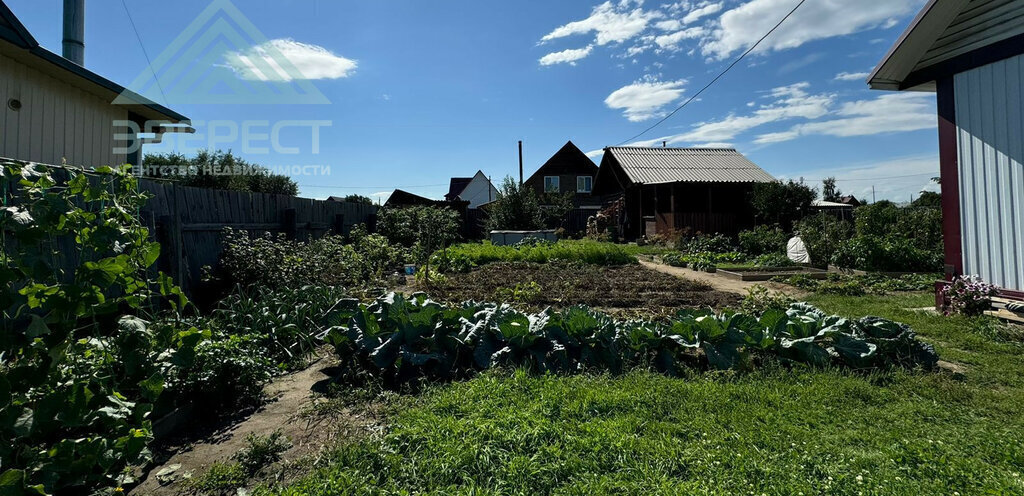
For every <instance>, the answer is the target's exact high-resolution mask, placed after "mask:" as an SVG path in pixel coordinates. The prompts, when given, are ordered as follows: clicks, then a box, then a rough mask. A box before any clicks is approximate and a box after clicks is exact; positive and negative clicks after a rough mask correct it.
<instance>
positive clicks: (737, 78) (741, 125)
mask: <svg viewBox="0 0 1024 496" xmlns="http://www.w3.org/2000/svg"><path fill="white" fill-rule="evenodd" d="M126 1H127V5H128V8H129V10H130V12H131V15H132V17H133V19H134V22H135V24H136V25H137V26H138V27H139V31H140V36H141V39H142V43H143V44H144V46H145V49H146V51H147V52H148V54H149V57H150V59H151V60H154V61H156V60H158V59H159V58H160V55H161V53H163V52H165V51H168V52H169V53H172V54H173V53H175V50H176V48H175V47H177V46H178V45H176V43H179V42H178V41H176V40H179V39H180V36H181V35H182V33H183V32H186V31H187V29H188V28H189V26H190V25H195V24H196V23H195V22H194V21H195V20H196V19H197V18H198V17H199V16H200V15H201V14H202V13H203V12H204V11H205V10H206V9H207V8H208V7H210V6H211V2H210V1H193V0H180V1H178V2H176V3H175V4H174V8H167V6H166V4H160V3H158V2H144V1H141V0H126ZM221 1H223V0H221ZM7 3H8V5H9V6H10V8H11V9H12V10H13V11H14V13H15V14H16V15H18V17H19V18H20V19H21V20H22V21H23V22H24V23H25V25H26V26H27V27H28V29H29V30H30V31H31V32H32V33H33V34H34V35H35V37H36V38H37V39H38V40H39V41H40V43H42V44H43V45H44V46H46V47H47V48H50V49H51V50H53V51H55V52H58V53H59V51H60V39H61V33H60V26H61V24H60V18H61V17H60V16H61V2H60V0H7ZM795 4H796V0H722V1H707V0H698V1H680V2H667V3H661V2H655V1H652V0H647V1H645V2H639V1H636V0H617V1H614V2H612V1H609V2H599V1H595V0H579V1H578V0H571V1H570V0H559V1H557V2H556V1H540V0H531V1H519V2H489V1H479V0H457V1H440V0H438V1H426V0H402V1H390V0H378V1H373V2H352V1H338V0H294V1H289V2H281V1H267V0H246V1H245V2H236V5H237V8H238V10H239V11H240V12H241V15H242V16H243V17H244V18H245V19H247V21H243V22H239V21H238V19H236V18H233V17H231V16H228V18H229V21H230V22H229V23H228V25H230V26H235V27H237V26H238V25H241V24H243V23H244V22H251V25H252V26H254V27H255V28H256V29H257V30H258V31H259V33H260V35H259V36H249V37H243V38H245V40H244V41H245V42H244V43H241V42H238V41H237V40H230V39H229V40H227V41H225V40H221V41H223V43H217V44H214V45H211V46H210V48H209V49H208V50H207V51H206V52H204V56H203V57H197V58H194V59H189V60H188V61H185V62H180V63H182V64H191V65H190V68H189V69H188V70H192V71H200V72H201V73H202V74H203V75H204V77H207V76H208V77H213V78H215V79H216V78H222V80H225V81H226V80H227V79H228V78H235V79H237V80H239V81H241V82H244V83H245V84H247V85H248V84H256V85H258V84H261V83H262V82H263V81H260V80H259V79H266V78H265V77H263V78H260V77H254V76H253V73H252V72H251V71H249V70H248V69H247V67H246V66H245V64H244V63H239V61H243V62H244V61H247V60H253V59H254V58H256V57H259V56H261V55H266V54H268V53H273V54H274V56H275V57H278V58H279V57H284V58H285V59H286V62H287V63H290V64H292V67H290V70H288V69H282V73H283V74H285V73H286V74H290V76H284V79H286V81H284V82H283V83H282V84H286V85H299V84H303V85H309V84H311V85H312V87H313V88H315V89H314V90H313V91H316V92H319V94H322V95H323V97H324V100H326V102H327V103H320V104H302V103H289V102H288V101H282V102H277V103H267V100H264V99H252V98H250V99H249V101H244V102H240V103H216V102H213V103H191V100H188V99H184V100H182V99H181V98H179V97H178V96H176V95H175V94H174V93H175V90H174V89H173V88H174V82H173V81H169V80H165V79H164V78H165V77H168V76H165V75H164V73H163V72H161V71H162V70H163V69H162V67H164V66H161V65H160V64H154V65H157V66H159V68H158V71H157V72H160V74H161V79H160V81H161V83H162V84H161V86H160V87H158V86H156V85H153V84H149V85H148V86H147V87H139V88H136V86H135V85H133V84H132V83H133V82H136V81H141V80H145V79H146V78H148V77H150V76H151V75H152V73H151V72H150V68H149V67H150V66H149V64H148V63H147V58H146V55H144V53H143V49H142V47H140V44H139V42H138V40H136V37H135V33H134V32H133V31H132V29H131V26H130V24H129V19H128V16H127V15H126V13H125V10H124V8H123V7H122V5H121V2H119V1H115V0H104V1H90V2H88V4H87V9H88V11H87V16H86V20H87V24H86V66H87V67H88V68H90V69H92V70H94V71H96V72H98V73H100V74H102V75H104V76H106V77H108V78H110V79H113V80H115V81H117V82H119V83H121V84H125V85H129V86H130V87H132V88H133V89H139V90H140V91H141V92H142V93H143V94H145V95H146V96H148V97H150V98H152V99H154V100H156V101H158V102H161V103H163V102H169V104H170V105H169V106H171V107H172V108H174V109H175V110H177V111H179V112H181V113H183V114H185V115H187V116H189V117H190V118H192V119H193V120H194V121H196V122H197V123H198V124H199V125H197V128H198V130H199V132H200V134H199V135H198V139H192V140H191V141H182V140H180V139H178V137H172V138H170V139H167V140H166V142H165V143H164V144H163V145H158V146H152V147H150V148H148V149H147V150H148V151H149V152H159V151H168V150H175V149H176V150H179V151H184V152H188V151H190V150H193V149H195V148H199V147H205V146H208V145H209V144H210V129H209V124H208V123H210V122H211V121H219V122H221V123H222V124H223V123H236V124H234V125H235V126H236V128H238V127H240V126H241V123H244V122H253V121H255V122H260V121H265V122H269V123H278V122H283V121H295V120H302V121H313V122H321V123H323V122H326V123H329V125H321V126H320V128H319V135H320V143H319V145H320V146H319V150H314V149H313V145H312V139H311V131H307V130H306V129H305V128H303V127H294V126H293V127H290V128H288V129H287V130H285V131H284V132H283V133H282V135H281V136H282V137H281V145H282V146H286V147H289V148H295V149H296V150H295V151H296V152H297V153H294V154H293V153H263V152H262V151H260V150H258V149H254V150H249V152H244V151H243V148H245V147H244V145H243V143H242V141H243V140H242V139H241V138H239V139H232V136H224V134H222V135H221V137H222V139H220V140H219V141H215V144H216V145H217V146H218V147H220V148H224V149H228V148H231V149H234V151H235V152H236V153H238V154H240V155H243V156H245V157H246V158H248V159H251V160H252V161H254V162H257V163H261V164H264V165H269V166H302V165H321V166H328V167H329V168H330V174H329V175H317V176H310V175H299V176H296V177H295V179H296V181H297V182H298V183H299V184H300V188H301V194H302V195H303V196H309V197H316V198H322V197H326V196H329V195H344V194H349V193H359V194H366V195H371V196H374V197H379V196H383V195H386V193H387V192H390V191H391V190H392V189H393V188H396V187H397V188H402V189H406V190H409V191H412V192H414V193H418V194H423V195H426V196H431V197H440V196H441V195H443V193H444V192H445V191H446V190H447V182H448V178H450V177H452V176H471V175H472V174H473V173H474V172H475V171H476V170H477V169H480V170H483V171H484V172H485V173H486V174H488V175H490V176H491V177H493V178H494V179H495V180H496V181H497V180H498V179H500V178H501V177H503V176H505V175H515V174H517V173H518V172H517V168H518V159H517V151H516V142H517V140H520V139H521V140H523V141H524V142H525V154H526V173H527V175H529V174H530V173H532V172H533V171H534V170H535V169H536V168H537V167H539V166H540V165H541V164H542V163H543V162H544V160H546V159H547V158H548V157H549V156H550V155H551V154H553V153H554V152H555V151H557V150H558V149H559V148H560V147H561V146H562V145H563V144H564V143H565V141H567V140H570V139H571V140H572V141H573V142H575V143H576V144H577V145H578V146H579V147H580V148H581V149H583V150H584V151H587V152H592V151H593V152H596V153H595V154H594V157H595V160H596V161H599V160H600V153H599V151H600V149H601V148H603V147H605V146H609V145H616V144H619V143H620V142H622V141H623V140H626V139H628V138H630V137H631V136H634V135H636V134H637V133H639V132H640V131H642V130H643V129H645V128H647V127H648V126H650V125H651V124H653V123H654V122H656V121H657V120H658V119H659V118H660V117H661V116H663V115H665V113H666V112H668V111H671V110H672V109H673V108H675V107H676V106H678V105H679V104H681V103H682V101H684V100H685V99H686V98H688V97H689V96H690V95H691V94H692V93H693V92H695V91H697V90H698V89H699V88H700V87H701V86H703V85H704V84H705V83H706V82H707V81H709V80H710V79H711V78H713V77H714V75H715V74H717V73H718V71H720V70H721V69H722V68H724V67H725V66H726V65H727V64H728V63H729V62H730V61H731V60H733V59H734V58H735V57H737V56H739V55H740V54H741V53H742V52H743V51H744V50H745V49H746V48H747V47H749V46H750V45H751V44H752V43H753V42H754V41H756V39H757V38H758V37H760V36H761V35H762V34H763V33H765V32H766V31H767V30H768V29H770V27H771V26H772V25H774V24H775V23H776V22H778V20H779V19H781V18H782V17H783V16H784V15H785V14H786V12H788V11H789V10H790V9H791V8H792V7H793V6H794V5H795ZM922 5H923V0H859V1H856V2H851V1H849V0H808V1H807V3H806V4H805V5H804V6H803V7H801V9H800V10H798V11H797V13H796V14H794V16H793V17H792V18H791V19H790V20H789V21H788V22H787V23H786V24H784V25H783V27H782V28H780V29H779V30H778V31H776V32H775V33H774V34H773V35H772V36H771V37H770V38H768V39H767V40H766V41H765V42H764V44H763V45H762V46H761V47H759V48H758V49H757V50H756V51H755V52H754V53H752V54H751V55H750V56H748V57H747V58H746V59H745V60H744V61H743V62H741V63H740V64H739V65H737V66H736V68H735V69H733V71H732V72H730V73H729V74H728V75H726V76H725V77H724V78H723V79H722V80H720V81H719V82H718V83H717V84H716V85H714V86H713V87H712V88H711V89H710V90H708V91H707V92H705V93H704V94H703V95H702V96H701V97H700V98H699V99H698V100H696V101H694V102H692V103H691V104H689V105H688V106H687V107H686V108H685V109H684V110H682V111H681V112H679V113H677V114H676V115H675V116H673V117H672V118H671V119H669V120H668V121H666V122H665V123H664V124H662V125H661V126H659V127H658V128H656V129H655V130H653V131H651V132H650V133H648V134H646V135H645V136H644V137H643V138H640V139H638V140H636V141H637V142H640V143H641V144H654V143H656V144H657V145H658V146H660V143H661V141H662V140H667V141H669V142H670V143H671V145H672V146H700V145H705V146H707V145H711V146H732V147H735V148H737V149H739V150H740V151H741V152H742V153H744V154H746V155H747V156H748V157H749V158H750V159H751V160H753V161H754V162H755V163H757V164H758V165H760V166H761V167H763V168H764V169H766V170H767V171H768V172H770V173H771V174H773V175H775V176H776V177H779V178H799V177H804V178H806V179H807V180H808V182H813V183H815V184H818V183H819V182H820V179H821V178H824V177H827V176H835V177H837V178H839V181H838V183H839V187H840V188H841V189H842V190H843V191H844V192H849V193H854V194H856V195H858V196H861V197H867V198H870V196H871V188H872V186H874V187H875V191H876V194H877V198H878V199H883V198H890V199H894V200H899V201H905V200H908V199H909V198H910V196H911V195H914V194H917V193H918V192H919V191H920V190H921V189H922V188H924V187H926V186H929V178H930V177H931V176H934V175H937V174H938V159H937V136H936V130H935V121H936V119H935V115H934V96H933V95H932V94H927V93H889V92H878V91H869V90H868V89H867V85H866V83H865V78H866V76H867V74H866V73H867V72H869V71H870V70H871V68H872V67H873V66H874V65H875V64H876V63H877V62H878V61H879V59H880V58H881V57H882V56H883V55H884V54H885V52H886V51H887V50H888V48H889V47H890V46H891V45H892V43H893V42H894V41H895V39H896V38H897V37H898V36H899V34H900V32H901V31H902V30H903V29H904V28H905V26H906V25H907V24H908V23H909V21H910V19H911V18H912V17H913V15H914V14H915V13H916V12H917V10H918V9H919V8H920V7H921V6H922ZM215 19H216V18H215ZM200 24H202V23H200ZM211 26H213V21H211V22H209V23H207V24H205V25H201V26H199V31H200V32H204V31H209V30H210V29H212V28H211ZM192 42H194V40H192V41H189V43H192ZM240 45H241V46H240ZM169 47H170V48H169ZM172 58H173V56H172ZM304 87H305V88H307V89H308V88H310V87H309V86H304ZM165 90H166V91H165ZM166 93H171V94H170V95H167V94H166ZM213 100H217V98H213ZM271 125H273V124H271ZM224 129H227V128H224ZM224 133H225V134H230V133H229V132H227V131H224ZM192 138H197V137H192ZM251 148H260V147H251ZM314 152H315V153H314ZM931 188H934V187H931Z"/></svg>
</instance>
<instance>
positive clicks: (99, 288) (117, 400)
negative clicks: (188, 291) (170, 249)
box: [0, 161, 197, 494]
mask: <svg viewBox="0 0 1024 496" xmlns="http://www.w3.org/2000/svg"><path fill="white" fill-rule="evenodd" d="M0 190H3V191H4V192H5V194H4V198H3V200H4V204H3V207H2V208H0V245H2V246H3V250H2V258H0V261H2V265H0V284H2V288H3V289H2V290H0V310H2V311H3V319H2V324H0V325H2V330H3V332H2V334H0V357H2V358H0V364H2V375H0V460H2V461H3V463H2V466H0V471H2V472H0V487H2V492H4V493H5V494H28V493H36V494H43V493H47V494H50V493H58V492H59V493H67V494H77V493H88V492H90V491H91V490H93V489H97V488H100V487H104V486H108V487H112V486H117V485H122V484H125V483H128V482H131V480H132V478H131V467H132V466H139V465H144V464H146V463H147V462H148V461H149V459H150V452H149V450H148V449H147V444H148V443H149V442H150V440H151V439H152V434H151V419H150V418H149V414H150V412H151V411H152V409H153V405H154V403H156V402H157V400H158V398H159V397H160V396H161V394H162V393H163V390H164V388H165V383H166V382H167V380H168V378H169V376H170V375H171V374H173V370H174V369H176V368H177V367H182V366H188V365H189V362H190V357H191V356H192V355H193V354H194V346H195V344H196V342H197V340H196V339H193V338H191V337H189V336H188V335H186V333H167V334H158V333H156V332H155V330H154V329H153V328H152V327H151V326H150V324H149V322H147V321H146V320H144V319H143V318H142V317H145V318H150V317H152V316H154V315H155V314H156V312H157V311H158V309H159V308H160V307H170V308H174V309H182V308H183V307H184V306H185V305H186V304H187V300H186V299H185V297H184V295H183V294H182V293H181V290H180V289H178V288H177V287H176V286H174V283H173V281H171V280H170V279H169V278H167V277H166V276H164V275H163V274H158V275H154V273H153V272H152V266H153V264H154V262H155V261H156V259H157V257H158V255H159V252H160V246H159V245H158V244H156V243H151V242H149V241H148V238H149V233H148V231H147V230H146V229H145V228H144V227H143V226H142V223H141V222H140V221H139V219H138V217H137V215H138V211H139V209H140V208H141V207H142V206H143V204H144V203H145V201H146V196H145V195H144V194H143V193H140V192H139V191H138V187H137V183H136V180H135V178H134V176H132V175H131V174H129V173H128V170H127V168H123V169H111V168H109V167H99V168H97V169H95V170H94V171H92V172H89V173H86V172H85V171H82V170H74V169H67V168H56V167H49V166H45V165H41V164H27V163H22V162H13V161H3V162H2V163H0ZM8 192H9V193H8ZM9 195H10V196H9ZM60 247H64V248H65V251H64V252H63V253H62V252H61V251H60ZM68 249H70V250H71V251H70V252H69V251H68ZM69 260H73V261H74V262H75V263H70V264H69V263H68V261H69ZM164 297H166V298H167V300H164V299H163V298H164Z"/></svg>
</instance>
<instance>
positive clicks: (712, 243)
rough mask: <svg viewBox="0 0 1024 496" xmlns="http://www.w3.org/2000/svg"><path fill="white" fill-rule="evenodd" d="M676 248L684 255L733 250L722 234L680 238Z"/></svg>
mask: <svg viewBox="0 0 1024 496" xmlns="http://www.w3.org/2000/svg"><path fill="white" fill-rule="evenodd" d="M678 248H679V251H682V252H685V253H726V252H730V251H732V250H733V244H732V240H731V239H729V237H728V236H726V235H724V234H698V235H696V236H692V237H689V238H681V240H680V242H679V247H678Z"/></svg>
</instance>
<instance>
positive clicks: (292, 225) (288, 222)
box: [282, 208, 298, 241]
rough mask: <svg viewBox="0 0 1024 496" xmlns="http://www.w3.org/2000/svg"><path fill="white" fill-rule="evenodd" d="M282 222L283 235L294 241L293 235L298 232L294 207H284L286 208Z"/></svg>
mask: <svg viewBox="0 0 1024 496" xmlns="http://www.w3.org/2000/svg"><path fill="white" fill-rule="evenodd" d="M283 223H284V225H283V226H282V229H283V230H284V235H285V237H286V238H288V239H289V240H292V241H294V240H295V237H296V234H297V232H298V224H297V223H296V217H295V209H294V208H286V209H284V222H283Z"/></svg>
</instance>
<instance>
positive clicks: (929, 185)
mask: <svg viewBox="0 0 1024 496" xmlns="http://www.w3.org/2000/svg"><path fill="white" fill-rule="evenodd" d="M938 175H939V157H938V154H927V155H917V156H910V157H897V158H892V159H889V160H885V161H883V162H875V163H871V164H870V165H857V164H853V165H845V166H837V167H826V168H817V169H804V170H799V171H797V172H791V173H787V174H776V177H778V178H779V179H783V180H786V179H799V178H801V177H803V178H806V181H807V183H808V184H810V185H811V186H815V185H817V186H819V187H820V186H821V180H822V179H824V178H826V177H835V178H837V179H836V186H837V187H838V188H839V189H840V190H842V191H843V193H844V194H852V195H854V196H856V197H857V198H860V199H862V200H869V201H870V200H871V195H872V186H873V187H874V194H875V199H877V200H893V201H896V202H907V201H910V198H911V196H913V197H915V198H916V197H917V196H920V194H921V191H939V189H940V188H939V185H938V184H935V183H933V182H931V180H930V178H931V177H935V176H938Z"/></svg>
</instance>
